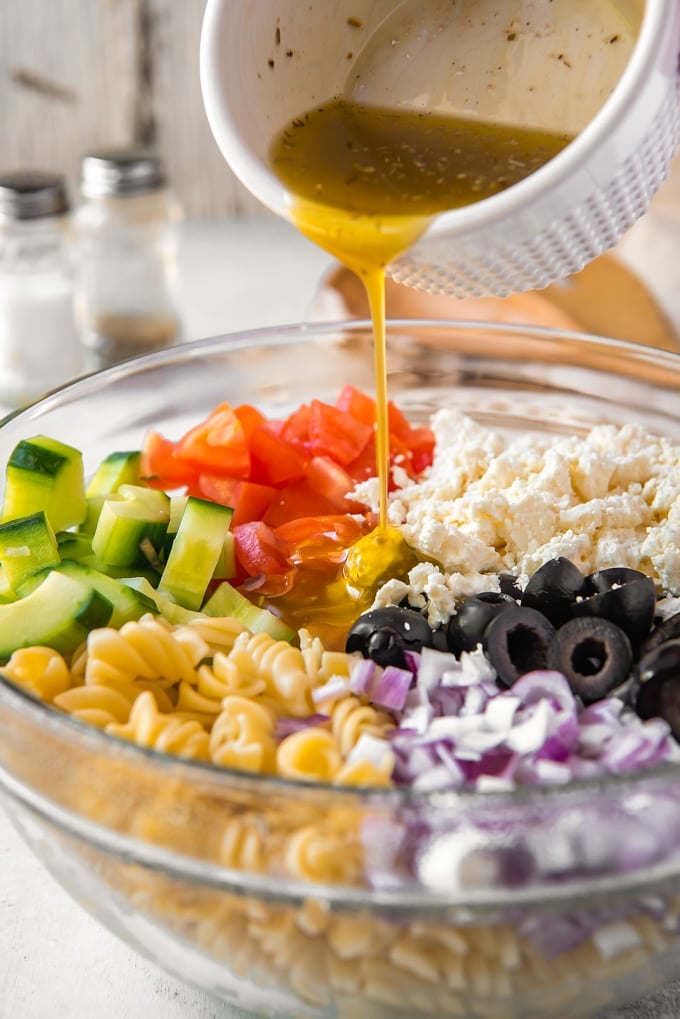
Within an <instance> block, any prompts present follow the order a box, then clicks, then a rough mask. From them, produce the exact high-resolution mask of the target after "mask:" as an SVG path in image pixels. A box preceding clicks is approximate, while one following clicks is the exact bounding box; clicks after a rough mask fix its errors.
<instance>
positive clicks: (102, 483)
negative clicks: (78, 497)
mask: <svg viewBox="0 0 680 1019" xmlns="http://www.w3.org/2000/svg"><path fill="white" fill-rule="evenodd" d="M141 456H142V454H141V453H140V452H139V450H138V449H137V450H133V451H132V452H125V453H120V452H119V453H109V455H108V456H107V457H104V459H103V460H102V462H101V463H100V464H99V467H98V468H97V470H96V471H95V472H94V474H93V475H92V477H91V478H90V480H89V482H88V485H87V488H86V489H85V495H86V496H87V498H88V499H91V498H93V496H96V495H112V494H113V493H114V492H117V491H118V489H119V488H120V486H121V485H136V484H138V483H139V464H140V461H141Z"/></svg>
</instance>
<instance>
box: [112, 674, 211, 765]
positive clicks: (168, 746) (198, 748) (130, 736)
mask: <svg viewBox="0 0 680 1019" xmlns="http://www.w3.org/2000/svg"><path fill="white" fill-rule="evenodd" d="M106 732H108V733H109V734H110V735H112V736H119V737H120V738H122V739H127V740H130V741H132V742H134V743H138V744H139V745H140V746H143V747H151V748H153V749H154V750H163V751H165V752H166V753H170V754H177V755H178V756H179V757H190V758H194V759H197V760H201V761H207V760H209V759H210V737H209V736H208V733H207V732H206V731H205V729H204V728H203V726H202V725H200V723H199V722H195V721H185V720H184V719H180V718H175V717H174V716H173V715H172V714H169V715H164V714H162V713H161V712H160V711H159V710H158V705H157V704H156V701H155V700H154V696H153V694H152V693H151V691H149V690H145V691H144V692H143V693H140V695H139V697H137V699H136V701H135V703H134V704H133V705H132V710H131V711H130V717H129V719H128V721H127V722H125V723H124V724H122V725H121V724H117V723H111V724H110V725H108V726H107V727H106Z"/></svg>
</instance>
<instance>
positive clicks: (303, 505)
mask: <svg viewBox="0 0 680 1019" xmlns="http://www.w3.org/2000/svg"><path fill="white" fill-rule="evenodd" d="M337 512H338V507H337V505H336V504H335V503H333V502H331V500H330V499H326V498H325V497H324V496H323V495H320V494H319V493H318V492H315V491H314V490H313V489H311V488H310V487H309V484H308V483H307V481H293V482H292V483H291V484H290V485H286V486H285V488H281V489H279V490H278V491H277V492H276V493H275V495H274V498H273V500H272V502H271V505H270V506H269V508H268V509H267V511H266V513H265V514H264V518H263V519H264V521H265V523H266V524H269V526H270V527H280V526H281V524H285V523H288V521H289V520H297V519H298V518H299V517H307V516H321V515H324V514H335V513H337Z"/></svg>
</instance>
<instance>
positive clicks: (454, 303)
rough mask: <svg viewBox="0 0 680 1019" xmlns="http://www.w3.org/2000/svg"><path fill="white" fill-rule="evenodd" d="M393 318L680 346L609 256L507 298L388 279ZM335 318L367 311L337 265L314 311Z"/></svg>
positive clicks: (354, 282)
mask: <svg viewBox="0 0 680 1019" xmlns="http://www.w3.org/2000/svg"><path fill="white" fill-rule="evenodd" d="M386 308H387V314H388V317H390V318H435V319H457V318H460V319H463V320H465V321H475V320H486V321H491V322H514V323H518V324H525V325H536V326H545V327H548V328H555V329H577V330H580V331H583V332H591V333H595V334H596V335H598V336H610V337H613V338H614V339H621V340H628V341H630V342H633V343H635V342H637V343H643V344H647V345H650V346H655V347H661V348H663V349H664V350H674V351H677V350H678V349H680V344H679V343H678V337H677V336H676V334H675V332H674V330H673V328H672V326H671V324H670V323H669V321H668V320H667V318H666V316H665V315H664V313H663V312H662V310H661V309H660V307H659V305H658V303H657V302H656V301H655V300H654V298H653V297H652V296H651V294H650V293H649V291H648V290H647V289H646V287H645V286H644V284H643V283H642V282H641V281H640V280H639V279H637V278H636V276H635V275H634V274H633V273H632V272H630V270H628V269H627V268H625V266H623V265H621V264H620V262H618V261H617V259H616V258H615V257H614V256H613V255H602V256H601V257H600V258H598V259H595V261H594V262H592V263H591V264H590V265H589V266H586V268H585V269H583V270H582V271H581V272H580V273H578V274H576V275H575V276H570V277H569V279H568V280H564V281H562V282H560V283H555V284H553V285H552V286H550V287H548V288H547V289H546V290H542V291H530V292H529V293H526V294H516V295H513V296H511V297H506V298H495V297H490V298H467V299H465V300H458V299H455V298H451V297H444V296H441V295H431V294H426V293H423V292H421V291H417V290H412V289H409V288H408V287H404V286H401V285H400V284H397V283H394V282H393V281H391V280H388V282H387V288H386ZM324 309H328V311H329V313H330V314H331V316H332V317H336V318H340V317H342V316H343V313H344V314H345V315H346V316H348V317H350V318H366V317H368V302H367V300H366V295H365V293H364V289H363V285H362V284H361V282H360V281H359V280H358V278H357V277H356V276H354V274H353V273H350V272H349V271H348V270H346V269H344V268H342V267H341V266H338V267H336V268H334V269H332V270H331V271H330V273H329V274H328V275H327V276H326V278H325V279H324V280H323V281H322V282H321V286H320V288H319V292H318V294H317V297H316V300H315V302H314V307H313V312H314V313H316V314H318V315H319V316H322V317H323V316H324Z"/></svg>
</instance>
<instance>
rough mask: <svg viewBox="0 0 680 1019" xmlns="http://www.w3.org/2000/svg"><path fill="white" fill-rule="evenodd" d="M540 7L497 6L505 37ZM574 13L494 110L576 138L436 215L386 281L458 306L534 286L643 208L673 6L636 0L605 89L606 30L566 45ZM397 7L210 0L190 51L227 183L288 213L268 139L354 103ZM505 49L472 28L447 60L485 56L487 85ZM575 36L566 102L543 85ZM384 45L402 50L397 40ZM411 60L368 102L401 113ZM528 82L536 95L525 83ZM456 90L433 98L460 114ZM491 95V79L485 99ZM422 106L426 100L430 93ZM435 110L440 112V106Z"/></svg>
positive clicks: (479, 92)
mask: <svg viewBox="0 0 680 1019" xmlns="http://www.w3.org/2000/svg"><path fill="white" fill-rule="evenodd" d="M438 2H439V0H432V5H433V6H434V7H435V8H436V7H437V4H438ZM407 4H408V0H407ZM467 5H468V7H470V8H471V9H472V11H473V14H474V11H475V10H476V9H477V8H479V11H478V13H479V14H480V16H481V14H483V13H485V12H486V13H487V14H490V12H492V9H496V10H499V9H500V8H498V5H497V4H494V3H492V0H467ZM541 6H543V7H545V6H546V5H545V4H541V0H513V6H512V9H510V8H509V7H508V6H506V5H503V7H502V13H503V16H504V17H505V18H506V21H507V24H508V25H510V26H512V25H513V24H517V25H521V24H525V23H529V15H531V16H532V17H534V18H536V17H537V15H536V9H540V8H541ZM581 6H583V4H582V3H580V2H579V0H574V3H573V4H566V2H565V3H564V4H563V5H562V8H561V9H562V10H563V11H565V12H566V13H565V14H564V15H563V21H564V24H562V23H561V22H560V20H559V18H558V19H557V21H556V22H555V23H554V24H553V25H552V29H551V32H547V33H545V38H544V39H543V41H541V39H540V38H538V36H540V33H536V32H534V33H533V36H532V38H531V39H528V38H527V39H523V40H521V42H522V46H523V52H524V53H525V55H526V57H525V60H524V63H523V64H521V63H520V64H518V65H517V67H519V70H516V68H515V65H514V64H513V65H512V74H509V73H506V72H505V71H504V72H503V74H502V86H503V89H504V101H503V104H502V109H501V107H500V106H499V108H498V116H499V117H500V119H508V117H509V116H511V111H517V112H516V118H517V120H519V121H522V122H525V123H526V122H528V123H532V125H533V126H544V127H548V128H552V129H554V130H565V131H578V134H577V137H576V138H575V140H574V141H573V142H572V143H571V144H570V145H569V146H567V148H566V149H565V150H564V151H563V152H562V153H560V154H559V155H558V156H557V157H556V158H555V159H553V160H552V161H551V162H550V163H549V164H547V165H546V166H545V167H543V168H542V169H540V170H539V171H537V172H536V173H534V174H533V175H532V176H531V177H529V178H527V179H525V180H524V181H522V182H520V183H519V184H516V185H515V186H513V187H512V188H509V189H508V190H507V191H505V192H502V193H500V194H498V195H495V196H493V197H491V198H488V199H486V200H484V201H481V202H479V203H477V204H475V205H472V206H468V207H467V208H464V209H458V210H455V211H452V212H448V213H445V214H442V215H440V216H437V217H435V219H434V220H433V221H432V223H431V225H430V227H429V229H428V230H427V231H426V233H425V234H424V235H423V237H422V238H421V240H420V241H419V242H418V243H417V244H415V245H414V246H413V248H412V249H411V250H410V251H408V252H407V253H406V254H405V255H404V256H402V257H401V258H400V259H398V260H397V261H395V263H394V264H393V265H391V266H390V267H389V272H390V275H392V276H393V277H394V278H395V279H397V280H398V281H400V282H402V283H407V284H410V285H413V286H416V287H419V288H421V289H426V290H429V291H431V292H439V293H449V294H452V295H454V296H461V297H462V296H484V295H492V294H495V295H498V296H504V295H506V294H508V293H513V292H515V293H516V292H520V291H523V290H529V289H534V288H539V287H543V286H546V285H547V284H549V283H550V282H552V281H554V280H556V279H561V278H563V277H565V276H567V275H570V274H571V273H573V272H576V271H578V270H579V269H581V268H582V267H583V266H584V265H585V264H587V263H588V262H589V261H591V260H592V259H593V258H595V257H596V256H597V255H599V254H601V253H602V252H603V251H605V250H607V249H608V248H610V247H611V246H612V245H614V244H615V243H616V242H617V241H618V240H619V239H620V238H621V236H622V235H623V234H624V232H625V231H626V230H627V229H628V228H629V227H630V226H632V224H633V223H634V222H635V221H636V220H637V219H638V218H639V217H640V215H641V214H642V213H643V212H644V211H645V209H646V208H647V206H648V204H649V202H650V200H651V197H652V195H653V194H654V192H655V191H656V190H657V188H658V187H659V186H660V184H661V183H662V181H663V180H664V179H665V177H666V176H667V174H668V172H669V168H670V163H671V159H672V157H673V154H674V152H675V150H676V147H677V145H678V142H679V141H680V86H679V78H678V49H679V46H680V5H678V4H677V2H676V0H646V2H645V3H644V5H643V7H642V11H641V13H640V14H639V15H638V18H639V21H640V24H639V29H638V28H636V29H635V31H634V32H633V38H634V42H633V46H632V54H631V55H630V59H628V60H627V62H626V63H625V66H624V67H623V70H622V71H621V73H620V74H618V73H617V76H616V83H615V85H614V86H613V88H612V89H610V88H609V79H608V77H607V73H605V72H606V70H607V67H608V64H609V62H610V59H611V52H613V51H614V49H615V47H614V46H613V45H612V43H611V40H612V39H615V35H616V33H614V35H612V36H610V37H609V39H608V40H607V41H603V39H602V37H601V36H600V37H598V39H597V41H595V42H593V41H592V40H591V42H590V43H589V44H585V43H584V44H581V45H579V46H578V47H576V48H574V47H573V40H574V38H575V36H574V34H573V32H574V25H573V20H574V18H575V17H577V14H576V13H575V12H576V11H577V10H578V9H579V8H580V7H581ZM403 7H404V0H401V2H397V0H370V2H369V3H363V4H362V5H361V12H360V14H361V16H360V17H357V16H356V14H357V10H356V3H355V2H354V0H336V2H334V3H333V4H329V3H326V2H320V0H310V2H309V3H305V4H304V5H302V4H297V3H295V0H285V2H281V3H279V4H277V6H276V9H275V10H274V9H273V8H272V5H271V4H270V3H269V2H268V0H208V3H207V7H206V12H205V18H204V24H203V32H202V40H201V84H202V91H203V99H204V103H205V109H206V113H207V116H208V120H209V123H210V126H211V129H212V131H213V134H214V136H215V139H216V141H217V144H218V145H219V147H220V149H221V151H222V153H223V155H224V157H225V159H226V160H227V162H228V163H229V165H230V166H231V168H232V169H233V171H234V172H235V173H236V175H237V176H238V177H239V178H240V180H241V181H242V182H243V183H244V184H245V185H246V186H247V187H248V189H249V190H250V191H251V192H252V193H253V194H254V195H256V196H257V197H258V198H259V199H260V200H261V201H262V202H263V204H264V205H266V206H268V207H269V208H270V209H272V210H273V211H274V212H276V213H278V214H279V215H282V216H285V217H289V216H290V201H289V197H288V196H287V194H286V191H285V189H284V187H283V186H282V184H281V183H280V181H278V180H277V178H276V177H275V176H274V175H273V173H272V172H271V170H270V168H269V165H268V152H269V148H270V146H271V143H272V140H273V139H274V137H275V136H276V134H277V133H278V131H279V130H281V129H282V128H283V127H284V125H285V124H286V123H288V122H289V121H290V120H292V118H293V117H295V116H297V115H299V114H300V113H301V112H303V111H305V110H307V109H309V108H311V107H313V106H315V105H317V104H318V103H320V102H323V101H324V100H326V99H329V98H332V97H335V96H337V95H341V94H342V95H347V94H352V91H354V92H356V91H357V90H356V89H354V90H353V86H352V69H354V68H356V67H359V69H360V72H363V71H364V70H365V64H366V62H367V57H366V52H367V48H370V47H371V46H374V45H375V44H374V40H375V38H376V37H377V36H378V35H379V34H380V32H381V31H382V32H383V34H384V30H385V26H386V25H387V26H388V28H389V27H390V26H391V24H392V22H393V21H394V19H395V18H401V22H402V23H403V21H404V18H403V16H402V15H403ZM448 7H449V9H450V8H451V5H450V4H449V5H448ZM639 7H640V4H639V2H638V0H618V4H617V5H615V9H617V8H618V12H619V13H618V15H617V16H620V19H621V22H622V23H624V22H626V21H627V20H628V22H630V20H631V19H633V20H634V19H635V11H636V9H638V10H639ZM558 8H559V5H555V7H553V5H551V6H550V8H547V9H549V10H550V11H551V12H552V11H553V10H556V9H558ZM584 10H587V4H586V7H585V8H584ZM532 12H533V13H532ZM542 16H543V15H542ZM583 17H584V18H585V15H584V16H583ZM470 20H472V18H471V19H470ZM568 22H569V24H568ZM531 24H533V22H532V23H531ZM584 27H585V22H584ZM570 33H571V34H570ZM515 35H516V33H515ZM584 35H587V33H586V32H584ZM511 37H513V32H510V31H508V32H506V36H505V39H506V44H505V47H504V48H503V47H500V48H497V49H496V50H494V49H493V48H489V45H488V42H487V40H486V39H485V37H483V35H481V34H480V31H477V32H469V33H467V34H465V33H463V34H462V41H461V42H460V43H459V47H462V49H461V52H460V53H458V54H457V56H458V64H461V58H462V57H463V56H465V54H466V53H467V52H468V50H469V60H470V62H471V63H472V62H473V60H477V61H478V60H480V59H481V57H480V54H482V53H484V54H486V56H485V60H486V65H485V67H484V69H483V70H484V74H487V75H490V74H491V73H492V71H493V67H495V66H496V65H497V64H498V63H499V61H502V59H503V54H504V53H505V54H506V57H507V60H509V56H508V55H509V54H510V53H514V52H515V51H511V50H509V49H508V47H510V46H516V45H517V39H516V38H514V37H513V38H512V41H508V40H510V38H511ZM386 38H388V39H389V35H388V36H387V37H386ZM413 38H415V40H416V43H417V47H419V51H418V52H419V54H420V55H421V56H422V57H423V60H425V59H426V58H427V56H428V55H429V53H430V49H431V50H432V54H433V55H435V56H439V57H441V55H442V44H441V40H439V42H438V43H437V40H436V39H435V38H434V36H433V37H432V38H430V37H429V36H427V33H424V34H423V33H421V34H420V35H418V34H417V33H416V35H415V36H414V37H413ZM413 38H412V39H411V42H413ZM466 40H469V41H468V42H467V43H466ZM570 40H571V42H572V50H570V51H569V56H570V61H569V62H570V65H571V66H570V68H569V75H568V76H567V77H566V78H564V77H563V78H561V79H560V81H568V82H569V90H568V91H566V92H564V94H562V93H561V92H560V88H561V87H562V86H560V85H559V83H558V84H557V85H556V79H555V77H554V76H555V73H556V71H555V67H556V65H560V73H561V71H562V64H563V61H560V60H556V59H549V58H550V56H551V55H552V56H553V57H554V56H555V54H556V53H557V56H558V57H561V56H562V55H563V54H561V53H560V52H558V51H559V50H560V48H561V47H562V44H564V45H565V46H566V43H567V42H569V41H570ZM392 41H393V42H394V43H395V49H398V47H397V45H396V44H397V43H398V42H399V40H398V39H395V40H392ZM607 46H609V51H607ZM428 47H429V48H428ZM409 52H411V53H412V52H413V47H412V48H411V50H410V51H409ZM407 56H408V54H406V53H405V54H404V63H403V73H402V74H401V77H400V75H399V70H400V66H402V65H400V63H399V60H387V61H384V62H383V63H382V64H381V65H380V68H379V70H377V71H376V72H375V74H374V75H373V78H372V79H371V80H370V81H369V86H368V90H369V91H371V89H372V92H371V95H370V96H369V97H368V98H369V101H377V102H380V103H382V105H386V104H388V105H392V104H394V105H400V104H401V105H404V104H406V103H407V101H410V97H411V96H412V95H413V89H414V87H415V85H414V81H415V82H416V84H417V76H416V78H414V72H413V70H412V67H411V65H410V64H409V63H408V61H407V60H406V57H407ZM423 60H421V61H420V66H422V63H423ZM506 62H507V61H506ZM433 66H434V65H433ZM461 66H462V65H461ZM594 66H595V67H599V66H601V67H602V78H601V79H600V78H599V75H598V74H594V73H593V72H592V68H593V67H594ZM498 69H499V70H500V67H499V68H498ZM460 73H461V78H462V79H464V84H461V97H462V98H461V102H462V103H463V106H464V109H465V110H466V111H467V112H468V113H471V114H472V115H473V116H474V115H480V116H487V117H489V116H491V117H493V115H494V113H493V108H492V107H491V106H490V105H489V101H488V94H489V90H488V89H487V90H486V91H485V90H484V89H482V88H481V87H480V81H481V78H480V77H479V75H477V77H474V76H473V77H471V78H469V77H466V76H465V75H464V74H462V72H460ZM609 73H611V68H610V69H609ZM437 74H439V75H441V72H440V71H436V72H434V73H433V80H434V79H435V77H436V75H437ZM355 77H356V76H355ZM363 80H364V81H365V80H366V78H365V77H364V79H363ZM529 80H532V81H535V86H528V85H527V82H528V81H529ZM452 81H453V79H452V78H451V75H449V78H448V79H447V85H446V88H444V87H443V86H442V88H441V89H440V93H441V94H440V95H439V99H440V100H441V97H442V95H444V94H446V96H448V97H449V98H448V100H447V102H448V106H447V108H448V109H450V110H451V112H459V111H456V110H455V109H453V108H452V106H451V101H450V96H451V94H452V92H451V83H452ZM513 82H514V84H513ZM453 83H454V84H455V81H454V82H453ZM496 85H497V82H496V80H495V79H494V80H492V82H491V86H492V90H493V89H495V88H496ZM530 90H533V91H531V98H530V99H526V95H527V94H528V93H529V91H530ZM364 91H366V89H364ZM610 92H611V94H609V93H610ZM475 97H477V98H475ZM424 101H425V102H426V104H430V105H431V104H434V102H435V94H434V90H433V91H432V94H430V95H428V96H426V97H425V100H424ZM437 107H438V108H440V109H441V108H443V107H442V102H441V101H439V102H438V103H437ZM509 111H510V112H509ZM513 115H514V114H513ZM582 125H585V126H582ZM581 126H582V129H580V128H581Z"/></svg>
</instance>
